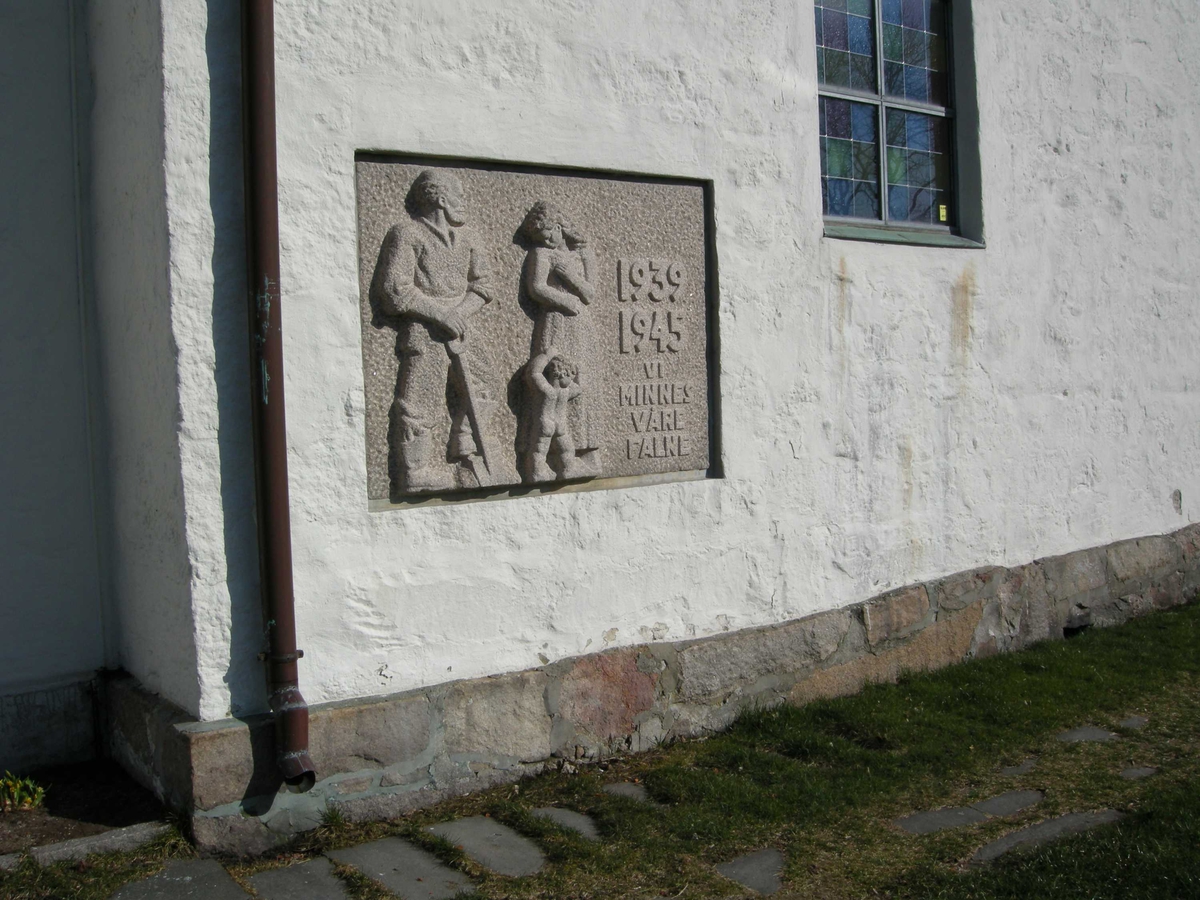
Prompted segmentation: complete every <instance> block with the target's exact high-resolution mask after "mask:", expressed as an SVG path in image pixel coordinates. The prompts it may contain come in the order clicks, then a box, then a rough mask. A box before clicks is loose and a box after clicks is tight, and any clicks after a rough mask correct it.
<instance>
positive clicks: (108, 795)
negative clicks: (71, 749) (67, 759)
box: [0, 760, 164, 854]
mask: <svg viewBox="0 0 1200 900" xmlns="http://www.w3.org/2000/svg"><path fill="white" fill-rule="evenodd" d="M29 774H30V777H32V778H33V780H34V781H36V782H37V783H38V784H39V785H41V786H42V787H44V788H45V789H46V805H45V807H44V808H42V809H36V810H27V811H24V812H12V813H5V814H2V815H0V854H4V853H14V852H16V851H19V850H27V849H29V848H30V847H40V846H42V845H44V844H53V843H57V842H58V841H66V840H70V839H71V838H77V837H87V836H88V835H92V834H99V833H100V832H102V831H109V830H111V829H113V828H123V827H124V826H126V825H136V824H138V823H139V822H153V821H158V820H161V819H162V818H163V816H164V812H163V808H162V806H161V804H159V802H158V800H157V799H155V797H154V795H153V794H151V793H150V792H149V791H147V790H146V789H145V788H143V787H141V786H140V785H138V784H136V783H135V782H134V781H133V780H132V779H131V778H130V777H129V776H128V775H126V774H125V773H124V772H123V771H121V769H120V768H119V767H118V766H117V765H116V764H115V763H112V762H108V761H103V760H101V761H94V762H88V763H80V764H78V765H73V766H57V767H55V768H52V769H42V770H40V771H37V772H31V773H29Z"/></svg>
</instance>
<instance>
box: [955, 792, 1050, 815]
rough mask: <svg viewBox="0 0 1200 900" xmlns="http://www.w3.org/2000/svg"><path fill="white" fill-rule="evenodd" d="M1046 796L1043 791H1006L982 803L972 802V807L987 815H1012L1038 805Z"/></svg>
mask: <svg viewBox="0 0 1200 900" xmlns="http://www.w3.org/2000/svg"><path fill="white" fill-rule="evenodd" d="M1045 796H1046V795H1045V794H1043V793H1042V792H1041V791H1005V792H1004V793H1003V794H999V795H997V796H995V797H991V798H989V799H987V800H984V801H983V802H981V803H972V804H971V808H972V809H977V810H979V812H981V813H983V814H984V815H985V816H1011V815H1014V814H1015V813H1019V812H1020V811H1021V810H1023V809H1029V807H1031V806H1036V805H1037V804H1039V803H1041V802H1042V800H1043V799H1044V798H1045Z"/></svg>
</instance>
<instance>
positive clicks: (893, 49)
mask: <svg viewBox="0 0 1200 900" xmlns="http://www.w3.org/2000/svg"><path fill="white" fill-rule="evenodd" d="M883 58H884V59H890V60H892V61H893V62H902V61H903V60H904V29H903V28H901V27H900V26H899V25H884V26H883Z"/></svg>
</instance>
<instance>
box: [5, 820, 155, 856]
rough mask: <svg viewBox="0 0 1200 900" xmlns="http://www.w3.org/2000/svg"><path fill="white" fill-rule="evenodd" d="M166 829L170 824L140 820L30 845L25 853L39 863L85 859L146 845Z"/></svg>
mask: <svg viewBox="0 0 1200 900" xmlns="http://www.w3.org/2000/svg"><path fill="white" fill-rule="evenodd" d="M170 830H171V826H170V825H167V824H165V823H163V822H142V823H140V824H138V825H130V826H128V827H126V828H114V829H113V830H112V831H104V832H101V833H100V834H92V835H88V836H87V837H81V838H73V839H72V840H69V841H59V842H58V843H57V844H47V845H46V846H44V847H34V848H33V849H32V850H30V851H29V854H30V856H32V857H33V858H34V859H36V860H37V862H38V865H39V866H48V865H50V864H52V863H56V862H62V861H64V860H80V859H85V858H86V857H87V856H89V855H90V854H92V853H117V852H119V851H122V850H136V849H137V848H138V847H140V846H142V844H148V843H149V842H150V841H152V840H154V839H155V838H157V837H161V836H162V835H164V834H166V833H167V832H168V831H170Z"/></svg>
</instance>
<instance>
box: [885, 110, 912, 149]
mask: <svg viewBox="0 0 1200 900" xmlns="http://www.w3.org/2000/svg"><path fill="white" fill-rule="evenodd" d="M907 135H908V128H907V120H906V118H905V114H904V111H903V110H900V109H889V110H888V111H887V142H888V146H889V147H903V146H905V145H907V143H908V138H907Z"/></svg>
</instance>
